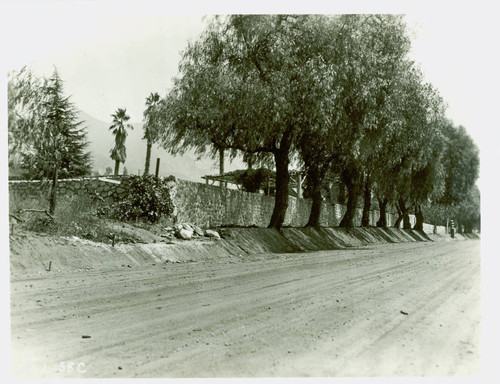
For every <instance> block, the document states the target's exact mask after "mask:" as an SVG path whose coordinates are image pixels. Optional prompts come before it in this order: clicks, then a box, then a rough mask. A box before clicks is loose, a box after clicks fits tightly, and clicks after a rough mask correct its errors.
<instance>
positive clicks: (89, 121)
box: [79, 111, 244, 182]
mask: <svg viewBox="0 0 500 384" xmlns="http://www.w3.org/2000/svg"><path fill="white" fill-rule="evenodd" d="M79 119H80V120H82V121H84V124H83V125H84V126H86V127H87V132H88V139H89V142H90V143H89V147H88V150H89V151H90V152H91V154H92V159H93V163H94V166H93V169H94V170H96V171H98V172H99V173H100V174H103V173H104V171H105V169H106V168H107V167H111V168H114V162H113V160H111V159H110V157H109V151H110V150H111V148H112V147H113V144H114V137H113V134H112V133H111V131H110V130H109V126H110V125H111V116H110V121H109V122H103V121H101V120H98V119H96V118H94V117H92V116H90V115H88V114H87V113H85V112H83V111H80V113H79ZM132 126H133V127H134V129H133V130H129V131H128V137H127V142H126V147H127V161H126V162H125V167H127V170H128V171H129V173H130V174H138V173H141V174H142V172H143V171H144V162H145V158H146V142H145V141H144V140H142V137H143V134H144V131H143V129H142V123H133V124H132ZM158 157H159V158H160V176H169V175H174V176H176V177H178V178H181V179H185V180H191V181H197V182H202V181H203V180H202V179H201V177H202V176H204V175H207V174H216V173H218V166H217V164H218V160H212V159H209V158H203V159H201V160H196V155H194V153H192V152H188V153H186V154H185V155H183V156H172V155H170V154H168V153H167V152H166V151H165V150H164V149H162V148H159V147H158V146H157V145H155V146H153V149H152V156H151V172H152V173H154V170H155V166H156V158H158ZM243 167H244V165H243V164H242V163H241V162H240V161H238V160H235V161H233V163H232V164H229V161H227V160H226V166H225V168H226V170H227V171H230V170H234V169H238V168H243ZM122 170H123V165H121V166H120V172H121V171H122Z"/></svg>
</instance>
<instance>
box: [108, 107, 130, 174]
mask: <svg viewBox="0 0 500 384" xmlns="http://www.w3.org/2000/svg"><path fill="white" fill-rule="evenodd" d="M111 116H112V117H113V123H112V124H111V126H110V127H109V129H110V130H111V131H112V132H113V135H114V136H115V146H114V148H113V149H111V151H110V157H111V159H112V160H114V161H115V171H114V175H115V176H116V175H118V173H119V171H120V163H125V160H126V159H127V148H126V147H125V141H126V139H127V129H134V127H133V126H132V125H131V124H128V123H127V121H129V120H130V116H129V115H127V109H126V108H118V109H117V110H116V112H115V113H114V114H112V115H111Z"/></svg>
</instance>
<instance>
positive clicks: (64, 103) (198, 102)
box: [8, 15, 479, 229]
mask: <svg viewBox="0 0 500 384" xmlns="http://www.w3.org/2000/svg"><path fill="white" fill-rule="evenodd" d="M410 46H411V43H410V39H409V37H408V33H407V31H406V26H405V23H404V21H403V19H402V17H400V16H393V15H341V16H320V15H314V16H310V15H299V16H286V15H272V16H250V15H245V16H241V15H233V16H227V17H215V18H214V19H213V20H212V21H211V22H210V24H209V25H208V27H207V29H206V30H205V32H204V33H203V34H202V35H201V36H200V38H199V39H198V40H196V41H194V42H192V43H191V44H189V45H188V46H187V48H186V50H185V51H184V54H183V58H182V60H181V62H180V64H179V72H180V73H179V76H178V77H177V78H175V79H174V83H173V86H172V89H171V91H170V92H169V93H168V94H167V95H166V97H165V98H161V97H160V96H159V95H158V94H157V93H152V94H151V95H149V96H148V98H147V99H146V109H145V112H144V139H145V140H146V143H147V147H146V148H147V151H146V152H147V153H146V162H145V174H147V173H149V168H150V158H151V147H152V144H153V143H155V142H159V143H161V144H162V145H163V146H164V147H165V148H166V149H167V150H168V151H170V152H171V153H173V154H177V153H182V152H184V151H186V150H187V149H194V150H195V152H197V153H198V154H199V155H202V154H206V153H209V154H210V155H212V156H217V155H218V156H219V159H220V170H221V172H223V170H224V156H225V155H226V154H229V156H230V157H235V156H237V155H242V156H243V158H244V159H245V161H247V162H248V164H249V166H250V167H251V165H252V164H253V163H259V162H260V163H261V165H262V164H268V163H269V162H272V163H274V168H275V170H276V190H275V195H276V198H275V206H274V210H273V213H272V217H271V221H270V224H269V227H274V228H280V227H281V226H282V225H283V222H284V217H285V213H286V209H287V206H288V190H289V189H288V184H289V168H290V164H292V163H294V164H295V165H299V166H302V167H303V169H304V170H305V172H306V175H307V177H306V181H307V193H308V196H309V197H311V198H312V202H313V204H312V209H311V213H310V217H309V222H308V225H310V226H319V222H320V212H321V205H322V201H323V198H324V187H325V183H326V182H327V181H328V180H331V179H336V180H340V182H341V184H342V185H343V186H344V187H345V188H346V192H347V193H346V195H347V199H346V206H347V210H346V212H345V215H344V217H343V218H342V221H341V223H340V225H341V226H344V227H352V226H353V225H354V217H355V212H356V208H357V205H358V201H359V200H360V199H361V198H363V217H362V225H368V218H369V211H370V208H371V206H372V201H371V199H372V196H376V198H377V201H378V206H379V209H380V211H381V216H380V220H379V222H378V223H377V225H379V226H386V225H387V223H386V222H385V217H386V215H385V212H386V210H387V207H388V206H390V205H391V206H393V207H395V208H396V209H397V210H398V212H399V217H398V220H397V222H396V225H398V226H399V224H400V222H403V226H404V228H409V226H410V221H409V213H410V212H413V213H415V215H416V217H417V224H416V228H417V229H421V227H422V224H423V219H424V214H425V215H426V216H427V217H428V218H430V219H431V220H433V221H434V222H435V223H436V224H442V222H443V220H444V218H445V217H450V216H457V217H459V216H460V217H462V219H461V220H463V222H466V221H467V220H469V219H467V217H471V215H472V216H474V217H476V218H477V216H478V209H476V208H478V205H479V204H478V201H479V194H478V191H477V192H476V191H475V190H474V183H475V180H476V179H477V176H478V169H479V155H478V150H477V147H476V146H475V145H474V143H473V142H472V140H471V139H470V137H469V136H468V135H467V133H466V131H465V129H464V128H463V127H458V128H457V127H455V126H454V125H453V124H452V123H451V122H450V121H448V120H447V119H446V118H445V115H444V112H445V105H444V102H443V100H442V99H441V97H440V96H439V94H438V92H437V91H436V90H435V89H434V88H433V87H432V85H430V84H427V83H425V82H424V80H423V75H422V73H421V71H420V69H419V68H418V66H417V65H416V64H415V63H414V62H412V61H411V60H409V58H408V52H409V50H410ZM8 100H9V148H10V149H11V151H12V152H17V153H22V155H21V158H22V166H23V167H24V168H25V169H26V170H27V171H28V173H30V176H31V177H36V178H52V179H53V191H54V189H55V184H56V182H57V177H58V176H61V175H64V176H66V177H69V176H79V175H84V174H88V173H89V172H90V168H91V163H90V155H89V153H87V152H85V146H86V144H87V141H86V134H85V129H84V128H82V123H81V122H79V121H78V119H77V112H76V109H75V107H74V106H73V105H72V104H71V102H70V100H69V98H68V97H65V96H64V93H63V90H62V81H61V79H60V78H59V75H58V73H57V71H54V74H53V75H52V77H51V78H49V79H38V78H36V77H35V76H33V74H32V73H31V72H30V71H29V70H22V71H21V72H20V73H17V74H15V75H14V76H12V77H11V78H10V79H9V99H8ZM112 117H113V121H112V124H111V126H110V130H111V131H112V132H113V134H114V137H115V146H114V148H113V149H112V150H111V151H110V156H111V158H112V159H113V160H114V161H115V174H117V173H118V172H119V166H120V163H124V162H125V160H126V147H125V141H126V137H127V129H131V128H132V126H131V125H130V124H129V123H128V120H129V119H130V117H129V116H128V115H127V113H126V109H122V108H119V109H118V110H117V111H116V113H114V114H113V115H112ZM54 204H55V200H54V202H52V200H51V204H50V206H51V210H53V206H54ZM468 222H470V223H472V221H471V220H469V221H468ZM470 225H473V224H470ZM470 225H469V226H470Z"/></svg>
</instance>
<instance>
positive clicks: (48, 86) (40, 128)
mask: <svg viewBox="0 0 500 384" xmlns="http://www.w3.org/2000/svg"><path fill="white" fill-rule="evenodd" d="M27 73H28V75H29V76H28V78H29V82H26V81H24V80H25V78H26V71H24V73H23V72H22V71H21V73H20V75H22V76H23V77H24V79H23V77H19V76H18V77H17V78H16V76H15V75H14V77H13V79H12V80H11V84H10V87H9V90H11V91H12V92H11V95H12V102H10V101H9V109H10V111H9V133H10V134H11V135H10V136H9V139H10V141H11V143H9V144H12V145H11V147H12V148H20V150H21V167H22V168H23V170H24V175H25V177H27V178H30V179H47V178H49V179H52V188H51V194H50V203H49V211H50V213H54V209H55V191H56V187H57V179H58V178H59V177H77V176H84V175H89V174H90V172H91V168H92V164H91V159H90V153H89V152H85V147H86V146H87V144H88V142H87V137H86V130H85V128H84V127H82V126H81V125H82V124H83V123H82V122H81V121H78V119H77V110H76V108H75V107H74V105H73V104H72V103H71V101H70V98H69V96H64V91H63V81H62V80H61V78H60V76H59V74H58V72H57V70H56V69H55V70H54V73H53V74H52V76H51V77H50V78H49V79H46V78H44V79H42V80H40V79H36V78H35V77H34V76H33V75H32V73H31V72H30V71H27ZM11 95H9V97H10V96H11ZM11 112H12V113H11ZM11 116H12V119H11V118H10V117H11ZM16 143H21V144H22V145H19V144H17V145H16Z"/></svg>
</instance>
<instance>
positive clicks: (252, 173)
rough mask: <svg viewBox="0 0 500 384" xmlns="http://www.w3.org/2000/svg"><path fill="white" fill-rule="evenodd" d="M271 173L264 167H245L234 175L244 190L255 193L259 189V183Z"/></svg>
mask: <svg viewBox="0 0 500 384" xmlns="http://www.w3.org/2000/svg"><path fill="white" fill-rule="evenodd" d="M271 174H272V173H271V172H270V171H269V170H267V169H265V168H259V169H247V170H245V171H243V172H241V173H239V174H238V175H236V179H237V180H238V181H239V182H240V183H241V185H242V187H243V190H244V191H245V192H251V193H255V192H258V191H259V189H260V186H261V184H262V183H263V182H264V181H265V180H266V178H267V177H268V176H270V175H271Z"/></svg>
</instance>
